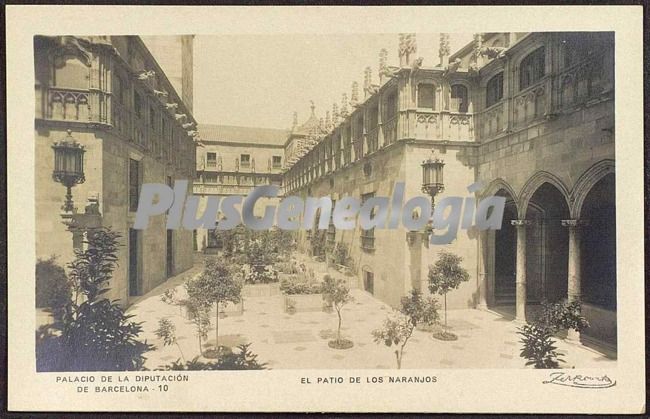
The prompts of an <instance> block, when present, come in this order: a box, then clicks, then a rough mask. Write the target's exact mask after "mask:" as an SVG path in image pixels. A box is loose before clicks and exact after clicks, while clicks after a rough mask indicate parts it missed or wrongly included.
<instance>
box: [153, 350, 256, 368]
mask: <svg viewBox="0 0 650 419" xmlns="http://www.w3.org/2000/svg"><path fill="white" fill-rule="evenodd" d="M249 348H250V343H247V344H243V345H239V346H237V349H239V352H237V353H234V352H227V351H226V352H222V354H221V355H220V358H219V359H218V360H217V361H216V362H202V361H199V357H196V358H194V359H192V360H191V361H187V362H181V361H180V359H179V360H176V361H174V362H172V363H171V364H167V365H163V366H161V367H159V368H157V370H158V371H198V370H264V369H266V366H267V364H266V363H265V362H263V363H260V362H259V361H258V360H257V355H256V354H254V353H253V352H251V351H250V349H249Z"/></svg>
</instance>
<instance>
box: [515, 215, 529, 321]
mask: <svg viewBox="0 0 650 419" xmlns="http://www.w3.org/2000/svg"><path fill="white" fill-rule="evenodd" d="M511 223H512V225H513V226H515V227H517V277H516V280H515V283H516V287H517V291H516V303H515V307H516V314H515V321H518V322H522V323H523V322H525V321H526V226H527V225H529V224H530V221H529V220H512V221H511Z"/></svg>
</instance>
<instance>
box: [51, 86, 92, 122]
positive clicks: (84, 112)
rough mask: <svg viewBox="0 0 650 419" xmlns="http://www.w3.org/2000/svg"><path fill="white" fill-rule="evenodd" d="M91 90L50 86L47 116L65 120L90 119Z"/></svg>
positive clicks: (85, 120)
mask: <svg viewBox="0 0 650 419" xmlns="http://www.w3.org/2000/svg"><path fill="white" fill-rule="evenodd" d="M89 95H90V92H89V91H88V90H82V89H65V88H50V89H48V92H47V104H48V107H47V112H46V113H45V114H46V118H48V119H57V120H64V121H80V122H89V121H90V101H89Z"/></svg>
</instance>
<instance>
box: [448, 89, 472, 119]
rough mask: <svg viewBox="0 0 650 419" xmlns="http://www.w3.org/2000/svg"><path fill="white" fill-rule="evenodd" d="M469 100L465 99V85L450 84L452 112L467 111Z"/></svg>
mask: <svg viewBox="0 0 650 419" xmlns="http://www.w3.org/2000/svg"><path fill="white" fill-rule="evenodd" d="M468 106H469V101H468V99H467V87H465V86H464V85H462V84H454V85H452V86H451V110H452V111H454V112H467V108H468Z"/></svg>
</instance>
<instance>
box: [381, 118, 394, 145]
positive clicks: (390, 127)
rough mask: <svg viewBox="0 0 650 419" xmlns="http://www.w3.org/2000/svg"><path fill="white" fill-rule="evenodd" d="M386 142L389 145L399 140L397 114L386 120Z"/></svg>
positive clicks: (384, 128)
mask: <svg viewBox="0 0 650 419" xmlns="http://www.w3.org/2000/svg"><path fill="white" fill-rule="evenodd" d="M383 130H384V144H385V145H389V144H393V143H394V142H395V141H397V115H396V116H394V117H393V118H391V119H389V120H388V121H386V122H384V125H383Z"/></svg>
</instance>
